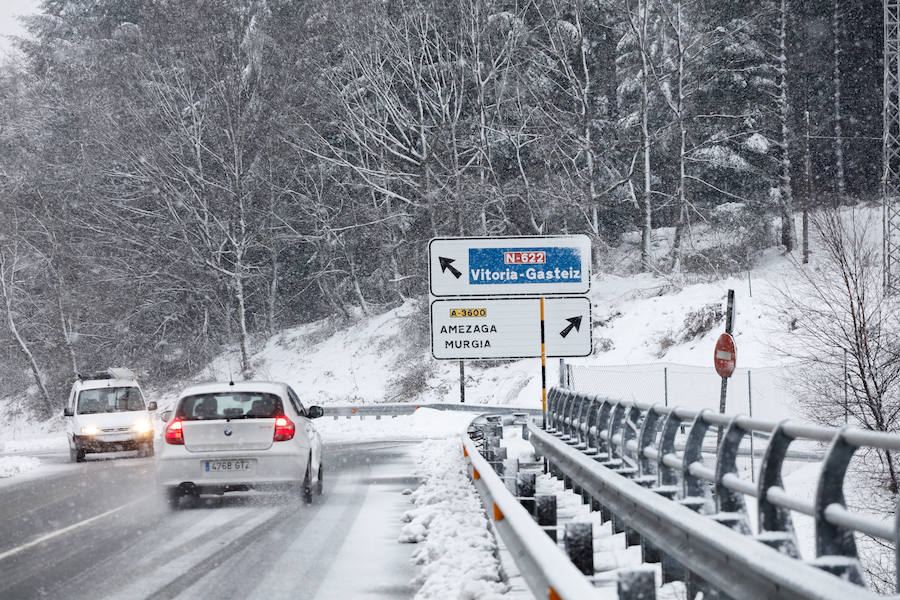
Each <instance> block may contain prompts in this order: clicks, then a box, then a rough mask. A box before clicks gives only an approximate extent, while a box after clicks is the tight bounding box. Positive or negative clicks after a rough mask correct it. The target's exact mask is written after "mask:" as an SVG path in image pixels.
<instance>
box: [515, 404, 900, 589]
mask: <svg viewBox="0 0 900 600" xmlns="http://www.w3.org/2000/svg"><path fill="white" fill-rule="evenodd" d="M546 425H547V430H546V432H545V431H541V430H540V429H538V428H536V427H532V430H533V431H532V436H531V441H532V444H533V445H534V446H535V448H536V449H537V450H539V451H540V452H542V453H543V455H544V456H545V458H547V460H548V461H549V462H550V463H551V472H553V473H555V474H557V475H561V476H562V477H563V478H564V479H566V483H567V485H571V486H572V487H574V488H575V489H577V490H579V491H581V492H582V494H583V495H584V496H589V497H590V499H592V500H595V501H598V502H599V504H600V507H601V509H602V510H604V511H606V512H607V513H611V514H613V515H615V519H617V520H620V521H621V522H623V523H624V524H625V526H626V528H629V529H633V530H634V531H635V532H636V534H637V535H639V536H640V540H641V543H642V546H645V552H644V554H645V558H647V559H648V562H659V561H662V563H663V565H662V566H663V577H664V580H666V579H668V580H672V579H686V580H687V581H688V588H689V590H688V591H689V597H693V596H692V595H691V594H690V592H691V591H692V590H697V591H703V590H704V589H705V588H707V589H710V591H713V592H715V591H720V592H724V593H725V594H727V595H728V596H731V597H734V598H763V597H765V598H770V597H771V598H776V597H779V598H780V597H785V598H788V597H790V598H842V599H843V598H846V597H853V598H867V597H873V598H874V597H877V596H876V595H875V594H873V593H871V592H868V591H867V590H865V589H864V587H862V586H864V579H863V572H862V568H861V566H860V562H859V557H858V553H857V548H856V542H855V538H854V532H859V533H864V534H866V535H869V536H873V537H876V538H879V539H882V540H886V541H887V542H889V543H890V544H892V545H893V546H894V549H895V567H896V568H897V569H898V572H900V564H898V563H897V561H896V556H897V554H898V553H897V544H898V540H900V535H898V532H900V522H898V521H897V520H896V515H895V520H894V521H893V522H886V521H884V520H881V519H878V518H876V517H874V516H873V515H869V514H860V513H856V512H852V511H850V510H849V509H848V508H847V505H846V502H845V499H844V493H843V484H844V478H845V476H846V473H847V468H848V466H849V464H850V461H851V459H852V457H853V455H854V453H855V452H856V451H857V450H858V449H860V448H875V449H878V450H881V451H885V452H892V451H898V450H900V436H897V435H890V434H884V433H877V432H872V431H866V430H862V429H858V428H854V427H844V428H841V429H835V428H827V427H819V426H814V425H809V424H805V423H799V422H793V421H782V422H778V423H776V422H769V421H764V420H759V419H751V418H747V417H743V416H730V415H722V414H719V413H715V412H711V411H708V410H702V411H690V410H684V409H681V408H677V407H664V406H659V405H652V406H651V405H643V404H640V403H637V402H633V401H615V400H610V399H604V398H599V397H596V396H591V395H587V394H581V393H577V392H574V391H572V390H567V389H560V388H553V389H551V391H550V394H549V397H548V412H547V423H546ZM685 427H688V430H687V433H686V436H687V437H686V440H685V441H684V443H683V451H681V452H679V451H678V448H677V446H676V436H677V435H679V433H680V432H681V431H682V430H683V429H684V428H685ZM711 428H721V441H720V443H719V445H718V447H717V449H716V455H715V464H714V465H712V466H710V465H707V464H706V463H705V462H704V458H703V442H704V440H705V439H706V438H707V433H708V432H709V431H710V429H711ZM754 433H764V434H767V435H768V436H769V440H768V444H767V446H766V449H765V452H764V454H763V457H762V460H761V463H760V467H759V473H758V476H757V477H756V480H755V481H748V480H746V479H744V478H742V477H740V475H739V471H738V468H737V457H738V454H739V451H740V446H741V442H742V441H743V440H744V438H745V437H747V436H750V435H752V434H754ZM798 440H807V441H815V442H825V443H828V444H829V447H828V450H827V451H826V452H825V455H824V459H823V461H822V467H821V470H820V474H819V480H818V485H817V489H816V494H815V499H814V501H813V502H808V501H806V500H803V499H800V498H795V497H792V496H790V495H788V494H787V492H785V489H784V484H783V481H782V467H783V465H784V461H785V458H786V457H787V455H788V449H789V446H790V445H791V444H792V443H793V442H795V441H798ZM745 496H752V497H754V498H756V500H757V511H758V520H757V522H758V532H757V534H756V535H755V536H754V537H752V538H751V537H749V536H751V535H752V532H751V528H750V522H749V518H748V513H747V506H746V502H745ZM792 512H799V513H802V514H805V515H808V516H810V517H812V518H813V520H814V523H815V549H816V558H815V559H814V560H812V561H810V564H809V565H807V564H806V563H803V562H802V561H801V560H799V559H800V553H799V550H798V543H797V538H796V535H795V532H794V526H793V519H792ZM633 537H635V538H636V537H637V536H636V535H635V536H633ZM754 540H755V541H754ZM756 542H759V543H756ZM672 548H677V549H678V557H677V559H676V557H673V556H670V555H667V554H669V553H672V550H671V549H672ZM667 549H668V551H666V550H667ZM786 558H789V559H794V560H788V561H786V560H785V559H786ZM814 567H815V568H814ZM825 572H827V573H825ZM829 573H830V574H833V575H838V576H839V577H833V576H831V575H829ZM799 574H802V577H798V576H799ZM798 579H799V580H798ZM773 585H774V586H775V588H773V587H772V586H773ZM848 586H849V587H848ZM848 594H849V596H848Z"/></svg>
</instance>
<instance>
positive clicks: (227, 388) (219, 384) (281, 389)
mask: <svg viewBox="0 0 900 600" xmlns="http://www.w3.org/2000/svg"><path fill="white" fill-rule="evenodd" d="M287 389H288V385H287V384H286V383H282V382H280V381H235V382H234V383H231V382H228V381H216V382H211V383H201V384H199V385H192V386H190V387H188V388H186V389H184V390H183V391H182V392H181V394H179V398H185V397H187V396H196V395H199V394H214V393H222V392H226V393H227V392H261V393H267V394H276V395H278V396H286V395H287Z"/></svg>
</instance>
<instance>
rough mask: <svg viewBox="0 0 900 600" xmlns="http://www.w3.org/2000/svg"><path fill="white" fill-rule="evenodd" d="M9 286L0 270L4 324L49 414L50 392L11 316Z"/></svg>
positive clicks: (51, 406) (51, 404)
mask: <svg viewBox="0 0 900 600" xmlns="http://www.w3.org/2000/svg"><path fill="white" fill-rule="evenodd" d="M11 287H12V285H11V284H10V285H7V282H6V277H5V274H4V273H3V272H2V271H0V294H2V295H3V305H4V308H5V309H6V324H7V325H8V327H9V331H10V333H12V335H13V337H14V338H15V340H16V343H17V344H18V345H19V350H21V351H22V354H23V356H24V357H25V360H27V361H28V366H29V368H30V369H31V375H32V376H33V377H34V382H35V384H37V386H38V389H39V390H40V392H41V399H42V400H43V401H44V406H43V408H44V410H45V411H46V412H47V414H49V413H50V412H52V410H53V403H52V402H51V401H50V394H49V393H48V392H47V387H46V386H45V385H44V374H43V373H42V372H41V369H40V367H39V366H38V364H37V360H35V358H34V354H32V352H31V349H30V348H29V347H28V342H26V341H25V338H23V337H22V334H21V333H20V332H19V328H18V327H17V326H16V320H15V318H14V317H13V308H12V289H11Z"/></svg>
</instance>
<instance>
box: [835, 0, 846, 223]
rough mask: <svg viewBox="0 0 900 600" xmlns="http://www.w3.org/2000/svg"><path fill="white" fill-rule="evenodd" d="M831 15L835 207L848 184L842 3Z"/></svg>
mask: <svg viewBox="0 0 900 600" xmlns="http://www.w3.org/2000/svg"><path fill="white" fill-rule="evenodd" d="M831 10H832V13H831V39H832V42H833V43H834V53H833V54H832V58H833V60H834V72H833V74H832V81H833V82H834V179H835V181H834V187H835V199H834V204H835V206H838V205H840V204H841V203H843V202H844V197H845V196H846V194H847V184H846V180H845V176H844V134H843V131H842V128H841V28H842V24H841V3H840V0H834V2H833V3H832V8H831Z"/></svg>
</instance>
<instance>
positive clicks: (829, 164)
mask: <svg viewBox="0 0 900 600" xmlns="http://www.w3.org/2000/svg"><path fill="white" fill-rule="evenodd" d="M41 11H42V12H41V13H40V14H37V15H34V16H30V17H28V18H27V21H26V26H27V30H28V31H29V33H30V37H28V38H23V39H21V40H18V41H17V45H18V48H19V50H20V55H19V56H18V58H17V59H16V60H11V61H8V62H7V63H6V64H4V65H3V66H2V71H0V79H2V84H3V85H2V86H0V214H2V219H0V316H2V320H3V322H4V325H5V326H4V327H3V328H0V382H2V389H3V390H4V393H12V392H13V391H15V390H26V389H28V390H30V392H29V393H30V394H31V395H32V396H33V398H34V403H33V406H34V408H35V410H36V412H37V414H38V415H46V414H50V413H52V412H55V411H56V410H57V409H58V407H60V406H61V405H62V403H63V401H64V398H65V390H66V389H67V386H68V384H69V382H71V380H72V378H73V377H74V374H75V373H77V372H85V371H89V370H91V369H95V368H100V367H106V366H110V365H129V366H131V367H132V368H135V369H138V370H139V371H140V372H141V373H142V374H143V375H145V376H146V377H147V378H149V379H151V380H162V379H165V378H171V377H175V376H179V375H184V374H187V373H191V372H195V371H197V370H198V369H199V368H200V367H202V366H203V365H205V364H206V363H207V362H208V360H209V359H210V358H211V357H212V356H214V355H215V354H216V353H217V352H218V351H219V350H221V348H222V347H223V346H224V345H228V344H234V345H235V347H238V348H239V349H240V354H241V357H242V365H241V368H242V369H243V370H244V371H245V372H247V374H249V372H250V371H251V367H250V364H249V358H248V357H249V355H250V353H251V346H252V344H253V341H254V339H255V338H258V336H263V335H268V334H271V333H273V332H275V331H277V330H279V329H281V328H283V327H286V326H290V325H294V324H297V323H303V322H308V321H311V320H314V319H319V318H323V317H326V316H335V317H336V318H338V319H341V318H350V317H352V316H353V315H356V314H359V313H362V314H372V313H376V312H380V311H383V310H386V309H388V308H391V307H394V306H396V305H398V304H399V303H401V302H404V301H405V300H407V299H410V298H421V297H425V295H426V293H427V276H426V272H427V269H426V267H427V265H426V264H425V259H424V254H425V252H424V249H425V247H426V245H427V241H428V240H429V239H430V238H432V237H434V236H440V235H447V236H453V235H488V236H497V235H534V234H562V233H586V234H588V235H590V236H591V237H592V239H593V245H594V248H595V256H594V263H595V266H597V267H598V268H600V269H602V268H606V267H609V268H618V269H622V268H626V269H631V270H633V271H651V272H656V273H659V274H664V275H665V276H666V277H669V278H671V280H672V281H676V282H677V281H679V280H681V279H684V278H687V277H691V276H693V275H695V274H701V275H710V274H712V275H715V276H720V275H722V274H727V273H729V272H736V271H740V270H742V269H745V268H747V267H748V266H750V264H752V262H753V260H754V258H755V257H756V256H758V254H759V253H760V252H761V251H762V250H763V249H765V248H769V247H772V246H779V245H780V246H781V247H783V249H784V250H785V251H787V252H793V251H797V252H800V251H801V246H802V242H803V240H804V239H806V236H805V234H804V232H803V231H801V232H795V231H794V230H793V222H794V220H793V219H788V218H785V217H786V216H788V215H793V214H794V212H795V211H812V210H815V209H817V208H819V207H823V206H841V205H846V204H855V203H858V202H862V201H866V200H871V199H875V198H877V197H878V196H879V194H880V185H881V181H880V174H881V162H882V161H881V131H882V74H881V73H882V62H881V61H882V57H881V53H882V8H881V3H880V2H874V1H873V0H860V1H858V2H852V3H845V2H840V0H832V2H811V1H809V0H757V1H754V2H725V1H720V2H711V1H703V0H681V1H678V0H570V1H566V2H563V1H562V0H521V1H499V0H498V1H494V0H458V1H454V2H443V1H439V0H419V1H393V0H385V1H383V2H369V1H364V0H336V1H332V0H303V1H301V0H239V1H236V0H201V1H198V0H146V1H142V0H44V1H43V2H42V3H41ZM698 224H702V225H703V226H704V227H705V228H709V227H712V228H714V229H717V230H720V231H721V232H724V233H725V234H726V235H725V236H724V238H725V239H727V240H728V242H727V243H726V244H724V245H721V246H719V247H717V248H716V249H715V250H714V251H713V250H710V249H705V248H703V247H700V246H698V245H695V244H694V236H693V235H692V231H693V229H694V228H695V227H696V226H697V225H698ZM662 227H665V228H672V229H674V233H673V235H670V236H666V238H665V239H666V243H667V244H668V247H667V248H666V249H665V252H664V253H663V254H662V255H660V254H659V253H653V252H651V243H652V242H653V240H654V238H653V231H654V229H658V228H662ZM628 232H638V235H639V238H640V242H639V243H638V244H636V245H635V250H634V254H635V256H634V261H633V263H630V264H629V265H627V266H625V267H623V266H622V265H618V266H615V267H613V266H612V265H606V264H605V262H604V258H605V256H606V254H607V250H608V249H610V248H613V247H616V246H618V245H620V244H621V243H622V240H623V236H624V235H625V234H627V233H628ZM798 240H800V244H798Z"/></svg>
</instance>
